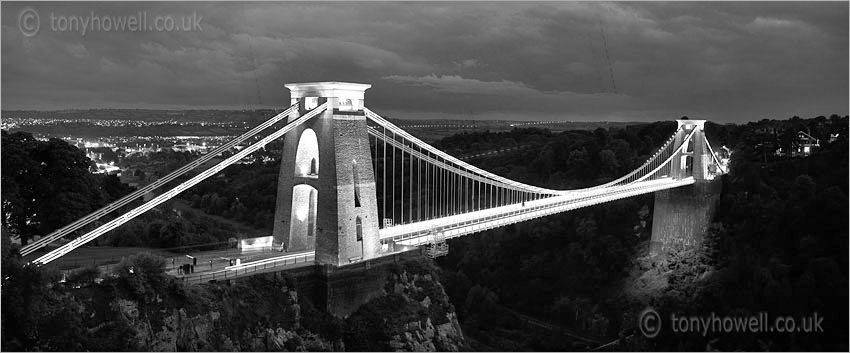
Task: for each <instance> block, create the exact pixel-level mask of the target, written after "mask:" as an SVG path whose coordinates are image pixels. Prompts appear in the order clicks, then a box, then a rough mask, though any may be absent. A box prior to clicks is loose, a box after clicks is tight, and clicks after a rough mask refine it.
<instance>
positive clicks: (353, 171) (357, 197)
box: [351, 161, 360, 207]
mask: <svg viewBox="0 0 850 353" xmlns="http://www.w3.org/2000/svg"><path fill="white" fill-rule="evenodd" d="M351 174H352V181H353V182H354V207H360V178H359V176H358V175H357V162H356V161H355V162H353V163H351Z"/></svg>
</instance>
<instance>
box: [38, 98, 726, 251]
mask: <svg viewBox="0 0 850 353" xmlns="http://www.w3.org/2000/svg"><path fill="white" fill-rule="evenodd" d="M286 87H287V88H289V89H290V91H291V106H290V107H289V108H287V109H285V110H283V111H282V112H280V113H279V114H277V115H275V116H274V117H271V118H270V119H269V120H267V121H265V122H263V123H262V124H260V125H258V126H257V127H255V128H253V129H251V130H249V131H248V132H246V133H244V134H242V135H240V136H239V137H237V138H235V139H233V140H231V141H229V142H227V143H225V144H223V145H221V146H219V147H218V148H216V149H214V150H212V151H210V152H209V153H207V154H205V155H203V156H201V157H200V158H198V159H197V160H195V161H192V162H191V163H189V164H187V165H186V166H184V167H182V168H179V169H177V170H175V171H174V172H172V173H170V174H168V175H166V176H164V177H162V178H160V179H159V180H156V181H155V182H153V183H151V184H149V185H147V186H145V187H142V188H140V189H138V190H136V191H134V192H133V193H131V194H129V195H127V196H125V197H123V198H121V199H119V200H117V201H115V202H113V203H111V204H109V205H107V206H105V207H103V208H102V209H100V210H97V211H95V212H93V213H91V214H89V215H87V216H85V217H83V218H81V219H79V220H77V221H75V222H73V223H71V224H69V225H67V226H65V227H62V228H60V229H58V230H56V231H54V232H53V233H51V234H48V235H46V236H44V237H42V238H40V239H38V240H36V241H34V242H32V243H30V244H27V245H26V246H24V247H23V248H22V249H21V254H22V255H25V256H26V255H29V254H31V253H33V252H35V251H36V250H38V249H41V248H44V247H46V246H47V245H48V244H51V243H53V242H56V241H58V240H59V239H62V238H65V237H68V236H73V235H78V236H76V237H74V239H72V240H70V241H69V242H67V243H65V244H63V245H61V246H58V247H57V248H55V249H53V250H51V251H49V252H47V253H46V254H44V255H42V256H40V257H38V258H36V259H35V260H33V262H34V263H36V264H41V265H43V264H47V263H50V262H51V261H54V260H56V259H58V258H61V257H62V256H64V255H66V254H68V253H70V252H71V251H74V249H77V248H79V247H81V246H83V245H85V244H86V243H88V242H90V241H92V240H94V239H96V238H98V237H100V236H103V235H104V234H107V233H108V232H109V231H111V230H113V229H115V228H117V227H119V226H121V225H122V224H124V223H127V222H128V221H130V220H132V219H133V218H135V217H137V216H139V215H141V214H142V213H144V212H146V211H148V210H150V209H152V208H154V207H156V206H157V205H159V204H161V203H163V202H165V201H167V200H169V199H171V198H173V197H175V196H177V195H178V194H180V193H181V192H183V191H185V190H186V189H188V188H191V187H192V186H194V185H197V184H198V183H200V182H202V181H203V180H205V179H207V178H209V177H211V176H213V175H215V174H216V173H218V172H219V171H221V170H223V169H224V168H226V167H228V166H229V165H231V164H234V163H236V162H238V161H239V160H241V159H242V158H244V157H246V156H248V155H250V154H251V153H253V152H255V151H257V150H259V149H261V148H263V147H264V146H265V145H266V144H268V143H269V142H271V141H274V140H276V139H279V138H283V139H284V147H283V151H282V159H281V169H280V174H279V180H278V188H277V204H276V211H275V220H274V226H273V232H272V236H273V238H274V242H275V244H276V245H277V246H279V247H280V249H282V250H284V251H285V252H286V253H288V254H307V255H305V256H310V258H311V259H313V260H311V261H314V262H315V263H319V264H329V265H334V266H344V265H347V264H351V263H357V262H361V261H364V260H369V259H373V258H378V257H381V256H384V255H387V254H391V253H393V252H395V251H397V248H398V247H402V248H404V247H413V246H428V247H429V251H433V253H434V254H436V255H439V254H440V253H444V252H445V251H447V249H446V248H445V240H446V239H449V238H454V237H461V236H466V235H470V234H474V233H478V232H482V231H485V230H488V229H493V228H496V227H503V226H506V225H510V224H515V223H519V222H524V221H527V220H531V219H535V218H539V217H544V216H547V215H552V214H556V213H561V212H566V211H570V210H574V209H578V208H582V207H588V206H593V205H598V204H601V203H605V202H610V201H614V200H618V199H623V198H628V197H633V196H637V195H642V194H647V193H654V192H659V191H664V190H669V189H674V188H680V187H684V186H688V185H692V184H695V183H699V182H704V181H710V180H712V179H714V178H716V177H717V176H718V175H721V174H724V173H726V172H727V166H726V165H725V163H724V161H723V160H721V159H719V158H718V156H717V154H715V152H714V150H713V149H712V148H711V145H710V144H709V142H708V140H707V139H706V137H705V134H704V131H703V130H704V123H705V121H704V120H678V127H677V129H676V131H675V132H674V133H673V134H672V135H671V136H670V137H669V139H667V140H666V142H665V143H664V144H663V145H662V146H660V147H659V148H658V150H657V151H656V152H655V153H654V154H653V155H652V156H651V157H650V158H648V159H647V160H646V161H645V163H643V164H642V165H641V166H639V167H638V168H636V169H635V170H633V171H632V172H630V173H627V174H626V175H624V176H622V177H620V178H618V179H616V180H613V181H610V182H607V183H604V184H601V185H597V186H593V187H588V188H581V189H572V190H555V189H548V188H543V187H538V186H533V185H528V184H524V183H521V182H518V181H515V180H511V179H508V178H505V177H502V176H499V175H496V174H493V173H491V172H488V171H486V170H483V169H480V168H478V167H476V166H474V165H471V164H469V163H467V162H464V161H462V160H460V159H458V158H455V157H453V156H451V155H449V154H447V153H445V152H443V151H440V150H439V149H437V148H435V147H433V146H431V145H429V144H427V143H425V142H423V141H421V140H419V139H417V138H416V137H415V136H413V135H411V134H410V133H407V132H406V131H404V130H402V129H401V128H399V127H397V126H396V125H394V124H392V123H391V122H389V121H388V120H386V119H385V118H384V117H382V116H381V115H379V114H377V113H375V112H373V111H372V110H370V109H368V108H367V107H366V106H365V100H364V96H365V91H366V89H368V88H370V87H371V85H367V84H357V83H343V82H318V83H300V84H287V85H286ZM260 136H263V137H262V138H259V140H257V141H256V142H254V143H252V144H250V145H249V146H247V147H245V148H243V149H241V150H240V151H238V152H237V153H234V154H233V155H231V156H229V157H228V158H225V159H223V160H221V161H220V162H218V163H217V164H215V165H214V166H212V167H210V168H208V169H206V170H203V171H200V172H199V173H197V174H194V173H192V174H190V173H189V172H190V171H192V170H194V169H196V168H198V167H199V166H201V165H205V163H207V162H209V161H210V160H212V159H213V158H215V157H217V156H219V155H220V154H221V153H223V152H225V151H227V150H229V149H230V148H232V147H234V146H236V145H239V144H243V143H245V142H246V141H250V140H253V139H257V138H258V137H260ZM190 175H191V177H189V176H190ZM178 178H180V179H179V180H178ZM184 179H185V180H184ZM175 180H178V181H180V180H182V181H180V182H179V184H177V185H176V186H173V187H171V188H170V189H168V190H165V191H163V192H161V193H159V194H158V195H157V196H156V197H154V198H153V199H151V200H149V201H146V202H141V203H140V204H139V202H138V201H139V199H141V198H142V196H143V195H145V194H147V193H149V192H152V191H154V190H156V189H159V188H162V187H163V186H166V184H168V183H169V182H172V181H175ZM131 204H132V205H131ZM128 205H131V206H132V208H131V209H129V210H126V209H122V208H123V207H125V206H128ZM124 211H126V212H124ZM122 212H123V213H122ZM118 213H120V215H118V216H117V217H114V218H112V219H111V220H108V221H105V222H104V221H103V219H104V218H106V217H107V216H108V215H111V214H118ZM95 221H100V222H102V224H100V225H98V226H96V227H95V226H92V223H93V222H95Z"/></svg>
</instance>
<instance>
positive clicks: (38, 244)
mask: <svg viewBox="0 0 850 353" xmlns="http://www.w3.org/2000/svg"><path fill="white" fill-rule="evenodd" d="M297 108H298V102H296V103H295V104H293V105H291V106H290V107H289V108H287V109H286V110H284V111H283V112H281V113H279V114H277V115H275V116H274V117H272V118H271V119H269V120H266V121H265V122H263V123H262V124H260V125H257V126H256V127H254V128H253V129H251V130H249V131H248V132H246V133H244V134H242V135H240V136H239V137H237V138H235V139H233V140H230V141H228V142H227V143H225V144H223V145H221V146H219V147H217V148H216V149H214V150H212V151H211V152H209V153H207V154H204V155H203V156H201V157H199V158H198V159H196V160H194V161H192V162H190V163H189V164H187V165H185V166H183V167H181V168H180V169H177V170H175V171H173V172H171V173H169V174H168V175H166V176H164V177H162V178H160V179H158V180H156V181H154V182H153V183H151V184H148V185H146V186H144V187H142V188H140V189H138V190H136V191H134V192H132V193H130V194H128V195H127V196H124V197H122V198H120V199H118V200H116V201H114V202H112V203H110V204H109V205H106V206H104V207H103V208H101V209H99V210H97V211H94V212H92V213H91V214H89V215H87V216H85V217H83V218H80V219H78V220H77V221H75V222H73V223H71V224H68V225H66V226H64V227H62V228H59V229H57V230H55V231H53V233H50V234H48V235H46V236H44V237H42V238H41V239H39V240H36V241H34V242H32V243H30V244H27V245H26V246H24V247H22V248H21V255H22V256H26V255H29V254H31V253H32V252H34V251H36V250H38V249H40V248H42V247H44V246H46V245H48V244H50V243H52V242H54V241H56V240H58V239H60V238H62V237H64V236H66V235H68V234H70V233H72V232H74V231H76V230H78V229H80V228H82V227H84V226H86V225H88V224H89V223H91V222H93V221H95V220H98V219H100V218H101V217H103V216H105V215H107V214H109V213H111V212H113V211H115V210H117V209H119V208H121V207H123V206H125V205H127V204H129V203H131V202H133V201H135V200H136V199H138V198H140V197H142V196H144V195H145V194H147V193H149V192H151V191H153V190H155V189H157V188H159V187H160V186H163V185H165V184H167V183H168V182H170V181H172V180H174V179H176V178H178V177H180V176H182V175H183V174H186V173H187V172H189V171H190V170H192V169H195V168H197V167H198V166H200V165H202V164H204V163H206V162H208V161H210V160H211V159H213V158H215V157H216V156H218V155H219V154H221V153H223V152H224V151H227V150H229V149H231V148H233V147H234V146H236V145H238V144H240V143H242V142H243V141H245V140H247V139H249V138H251V137H253V136H254V135H256V134H257V133H259V132H260V131H263V130H265V129H267V128H268V127H270V126H272V125H274V124H275V123H277V122H279V121H281V120H283V119H284V118H286V117H288V116H289V114H290V113H292V112H293V111H295V110H296V109H297Z"/></svg>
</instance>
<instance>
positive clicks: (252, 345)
mask: <svg viewBox="0 0 850 353" xmlns="http://www.w3.org/2000/svg"><path fill="white" fill-rule="evenodd" d="M428 266H430V267H428ZM433 270H434V269H433V265H430V264H425V265H422V264H419V263H418V262H414V264H412V265H404V266H403V267H402V266H398V267H392V268H391V269H389V270H388V271H387V276H388V277H387V280H386V283H387V284H386V286H385V289H384V290H383V291H382V292H381V294H380V295H379V296H378V297H377V298H375V299H374V300H372V301H370V302H369V303H367V304H366V305H364V306H363V307H361V308H360V309H359V310H358V311H356V312H355V313H354V314H353V315H351V316H350V317H349V318H347V319H345V320H342V319H338V318H335V317H333V316H331V315H330V314H327V313H325V312H324V311H322V310H318V309H316V308H315V307H314V306H313V304H312V302H311V301H310V300H309V299H308V298H301V297H300V295H299V293H298V292H297V291H296V290H295V288H296V287H295V283H294V281H293V280H292V279H291V278H289V277H285V276H283V275H281V274H264V275H257V276H253V277H250V278H247V279H243V280H240V281H237V283H229V284H228V283H209V284H204V285H195V286H185V285H183V284H182V283H178V282H175V281H174V280H173V279H172V278H169V277H167V276H165V275H163V274H162V273H160V272H157V271H150V272H146V271H140V270H139V269H138V267H137V270H136V271H134V272H128V273H123V274H119V275H118V276H116V277H111V278H107V279H105V280H104V281H103V282H102V283H91V282H89V283H84V284H82V285H80V283H71V282H69V283H63V284H51V283H53V282H50V281H48V282H45V283H47V284H46V285H45V286H44V287H43V288H42V289H41V291H40V292H37V294H35V296H33V297H31V298H30V299H31V300H30V301H29V302H30V303H37V304H38V306H32V305H30V306H29V307H26V308H21V309H22V310H20V311H21V313H26V312H29V313H31V314H30V320H31V321H33V322H34V323H38V325H32V327H33V328H32V329H28V330H26V331H25V333H26V335H25V336H21V337H17V336H16V335H15V333H16V331H14V330H10V327H9V326H7V325H9V321H7V320H6V319H9V318H11V317H7V315H4V320H3V321H4V322H3V325H4V329H3V332H4V340H3V341H4V342H3V349H4V350H94V351H137V350H141V351H345V350H371V351H375V350H381V351H384V350H397V351H435V350H441V351H458V350H461V349H462V347H463V345H464V339H463V335H462V333H461V329H460V325H459V323H458V321H457V318H456V316H455V313H454V307H453V306H452V305H451V303H449V301H448V298H447V296H446V294H445V292H444V291H443V287H442V285H441V284H440V283H439V281H438V280H437V278H436V276H435V275H434V274H433V272H432V271H433ZM5 289H7V288H4V292H5ZM31 293H32V292H31ZM4 294H5V293H4ZM4 299H5V298H4ZM15 320H18V319H15ZM7 332H8V333H11V334H10V335H9V337H8V338H7Z"/></svg>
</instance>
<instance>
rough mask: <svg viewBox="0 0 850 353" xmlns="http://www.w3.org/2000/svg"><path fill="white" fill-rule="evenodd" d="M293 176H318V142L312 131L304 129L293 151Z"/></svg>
mask: <svg viewBox="0 0 850 353" xmlns="http://www.w3.org/2000/svg"><path fill="white" fill-rule="evenodd" d="M295 175H296V176H302V177H317V176H318V175H319V140H318V139H317V138H316V132H315V131H313V129H304V132H302V133H301V138H300V139H299V140H298V149H297V150H296V151H295Z"/></svg>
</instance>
